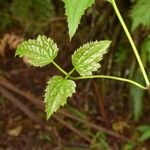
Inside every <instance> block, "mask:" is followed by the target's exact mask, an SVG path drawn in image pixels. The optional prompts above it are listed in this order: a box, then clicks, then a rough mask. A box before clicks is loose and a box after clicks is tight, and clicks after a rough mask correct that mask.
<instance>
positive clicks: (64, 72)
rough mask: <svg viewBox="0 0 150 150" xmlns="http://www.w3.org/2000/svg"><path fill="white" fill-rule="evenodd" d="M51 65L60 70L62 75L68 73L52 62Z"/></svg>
mask: <svg viewBox="0 0 150 150" xmlns="http://www.w3.org/2000/svg"><path fill="white" fill-rule="evenodd" d="M52 64H53V65H54V66H55V67H56V68H57V69H58V70H60V71H61V72H62V73H63V74H64V75H66V76H67V75H68V73H67V72H66V71H65V70H63V69H62V68H61V67H60V66H59V65H57V64H56V63H55V62H54V61H53V62H52Z"/></svg>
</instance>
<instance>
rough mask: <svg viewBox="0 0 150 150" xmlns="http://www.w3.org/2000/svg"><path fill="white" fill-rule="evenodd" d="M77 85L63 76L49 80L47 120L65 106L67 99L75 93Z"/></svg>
mask: <svg viewBox="0 0 150 150" xmlns="http://www.w3.org/2000/svg"><path fill="white" fill-rule="evenodd" d="M75 87H76V84H75V82H74V81H72V80H66V79H63V78H62V77H61V76H54V77H53V78H52V79H50V80H49V82H48V86H47V88H46V93H45V99H44V102H45V103H46V113H47V119H49V118H50V116H51V115H52V114H53V113H54V112H56V111H57V109H58V108H59V107H60V106H64V104H65V103H66V101H67V97H71V96H72V94H73V93H75Z"/></svg>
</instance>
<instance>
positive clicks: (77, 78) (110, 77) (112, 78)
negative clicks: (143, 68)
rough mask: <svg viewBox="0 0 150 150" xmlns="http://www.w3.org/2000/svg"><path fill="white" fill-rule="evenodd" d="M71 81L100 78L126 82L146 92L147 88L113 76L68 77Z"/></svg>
mask: <svg viewBox="0 0 150 150" xmlns="http://www.w3.org/2000/svg"><path fill="white" fill-rule="evenodd" d="M70 78H71V79H73V80H81V79H94V78H101V79H111V80H118V81H122V82H127V83H130V84H133V85H135V86H137V87H139V88H141V89H143V90H148V87H144V86H143V85H141V84H139V83H137V82H135V81H133V80H130V79H126V78H120V77H115V76H107V75H92V76H83V77H72V76H70Z"/></svg>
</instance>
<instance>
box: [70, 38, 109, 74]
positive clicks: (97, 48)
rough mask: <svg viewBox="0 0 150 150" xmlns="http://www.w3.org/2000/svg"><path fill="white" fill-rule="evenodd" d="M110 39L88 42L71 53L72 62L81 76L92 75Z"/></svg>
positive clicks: (98, 65)
mask: <svg viewBox="0 0 150 150" xmlns="http://www.w3.org/2000/svg"><path fill="white" fill-rule="evenodd" d="M110 43H111V42H110V41H108V40H104V41H99V42H98V41H95V42H90V43H87V44H85V45H83V46H82V47H80V48H79V49H77V50H76V51H75V53H74V54H73V55H72V64H73V65H74V67H75V69H76V71H77V72H78V73H79V74H80V75H81V76H88V75H92V72H93V71H97V69H98V68H99V67H100V64H99V61H101V60H102V58H103V55H104V54H105V53H106V52H107V48H108V47H109V45H110Z"/></svg>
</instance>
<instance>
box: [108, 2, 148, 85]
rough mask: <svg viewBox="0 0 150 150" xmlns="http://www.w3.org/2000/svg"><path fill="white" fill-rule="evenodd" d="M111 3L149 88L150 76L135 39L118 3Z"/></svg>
mask: <svg viewBox="0 0 150 150" xmlns="http://www.w3.org/2000/svg"><path fill="white" fill-rule="evenodd" d="M109 2H110V3H111V4H112V6H113V8H114V10H115V12H116V15H117V17H118V19H119V21H120V23H121V25H122V27H123V29H124V31H125V33H126V36H127V38H128V40H129V42H130V44H131V47H132V49H133V51H134V53H135V56H136V59H137V61H138V63H139V66H140V68H141V71H142V74H143V77H144V80H145V82H146V85H147V86H149V85H150V81H149V78H148V76H147V74H146V71H145V68H144V65H143V63H142V60H141V58H140V56H139V53H138V50H137V48H136V46H135V43H134V41H133V39H132V37H131V34H130V32H129V30H128V28H127V26H126V24H125V22H124V20H123V18H122V16H121V14H120V12H119V9H118V7H117V5H116V2H115V0H111V1H109Z"/></svg>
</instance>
